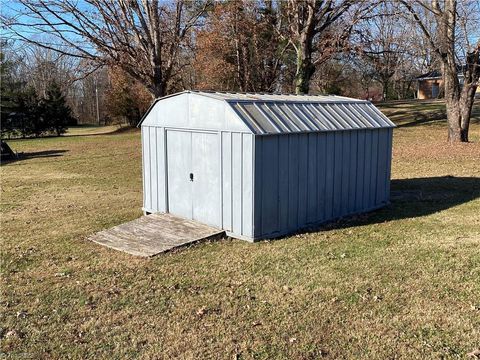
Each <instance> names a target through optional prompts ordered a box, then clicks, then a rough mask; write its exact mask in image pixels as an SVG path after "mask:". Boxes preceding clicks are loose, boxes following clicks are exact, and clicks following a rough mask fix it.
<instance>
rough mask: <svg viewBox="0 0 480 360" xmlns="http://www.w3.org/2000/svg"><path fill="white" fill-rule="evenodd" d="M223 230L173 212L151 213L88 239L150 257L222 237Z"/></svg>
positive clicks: (129, 252)
mask: <svg viewBox="0 0 480 360" xmlns="http://www.w3.org/2000/svg"><path fill="white" fill-rule="evenodd" d="M224 234H225V232H224V231H223V230H219V229H216V228H214V227H210V226H208V225H205V224H201V223H198V222H196V221H193V220H187V219H182V218H179V217H177V216H174V215H171V214H151V215H147V216H142V217H140V218H138V219H135V220H133V221H129V222H126V223H124V224H121V225H118V226H115V227H113V228H111V229H107V230H103V231H100V232H98V233H96V234H93V235H91V236H90V237H89V238H88V240H91V241H93V242H95V243H97V244H100V245H103V246H107V247H109V248H112V249H115V250H120V251H124V252H126V253H128V254H132V255H136V256H143V257H150V256H155V255H157V254H159V253H163V252H167V251H170V250H173V249H175V248H178V247H182V246H186V245H190V244H193V243H195V242H198V241H201V240H207V239H212V238H221V237H223V236H224Z"/></svg>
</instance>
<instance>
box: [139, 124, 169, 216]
mask: <svg viewBox="0 0 480 360" xmlns="http://www.w3.org/2000/svg"><path fill="white" fill-rule="evenodd" d="M164 141H165V135H164V130H163V128H156V127H150V126H145V127H142V163H143V208H144V210H146V211H149V212H153V211H155V212H165V211H166V208H165V204H166V200H165V151H164V146H165V142H164Z"/></svg>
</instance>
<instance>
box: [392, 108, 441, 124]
mask: <svg viewBox="0 0 480 360" xmlns="http://www.w3.org/2000/svg"><path fill="white" fill-rule="evenodd" d="M446 119H447V114H446V112H445V111H435V112H429V113H425V114H422V113H415V117H414V119H413V121H409V122H406V123H401V124H398V125H397V128H403V127H411V126H417V125H423V124H426V123H432V122H437V121H441V122H446Z"/></svg>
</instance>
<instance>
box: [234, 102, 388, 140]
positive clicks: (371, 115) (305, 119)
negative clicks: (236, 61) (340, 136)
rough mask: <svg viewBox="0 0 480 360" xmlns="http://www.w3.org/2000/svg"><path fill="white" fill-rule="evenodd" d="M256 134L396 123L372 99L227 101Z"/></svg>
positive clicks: (377, 126)
mask: <svg viewBox="0 0 480 360" xmlns="http://www.w3.org/2000/svg"><path fill="white" fill-rule="evenodd" d="M227 102H228V103H229V104H230V105H231V106H232V107H233V108H234V109H235V110H236V112H237V114H238V115H239V116H240V117H241V118H242V120H243V121H245V122H246V123H247V125H249V127H250V128H255V129H257V130H256V131H255V133H256V134H259V135H265V134H281V133H295V132H322V131H339V130H355V129H378V128H389V127H394V126H395V125H394V124H393V123H392V122H391V121H390V120H388V118H387V117H385V116H384V115H383V114H382V113H380V111H378V110H377V109H376V108H375V107H374V106H373V105H372V104H370V103H368V102H362V103H345V102H341V103H321V102H311V103H298V102H296V101H293V102H291V101H274V102H272V101H268V102H265V101H260V100H255V101H232V100H229V101H227Z"/></svg>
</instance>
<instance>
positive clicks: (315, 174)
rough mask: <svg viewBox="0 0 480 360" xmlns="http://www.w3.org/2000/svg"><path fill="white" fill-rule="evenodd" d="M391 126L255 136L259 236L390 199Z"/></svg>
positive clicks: (355, 210)
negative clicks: (387, 127)
mask: <svg viewBox="0 0 480 360" xmlns="http://www.w3.org/2000/svg"><path fill="white" fill-rule="evenodd" d="M391 137H392V130H391V129H372V130H358V131H342V132H325V133H310V134H284V135H276V136H257V137H256V138H255V197H254V200H255V204H254V206H255V207H254V208H255V210H254V211H255V219H254V236H255V238H263V237H275V236H280V235H283V234H286V233H289V232H294V231H296V230H298V229H301V228H304V227H307V226H310V225H314V224H319V223H322V222H326V221H329V220H333V219H336V218H340V217H343V216H346V215H349V214H353V213H358V212H362V211H368V210H372V209H374V208H377V207H380V206H382V205H384V204H386V203H387V202H388V199H389V181H390V158H391Z"/></svg>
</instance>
